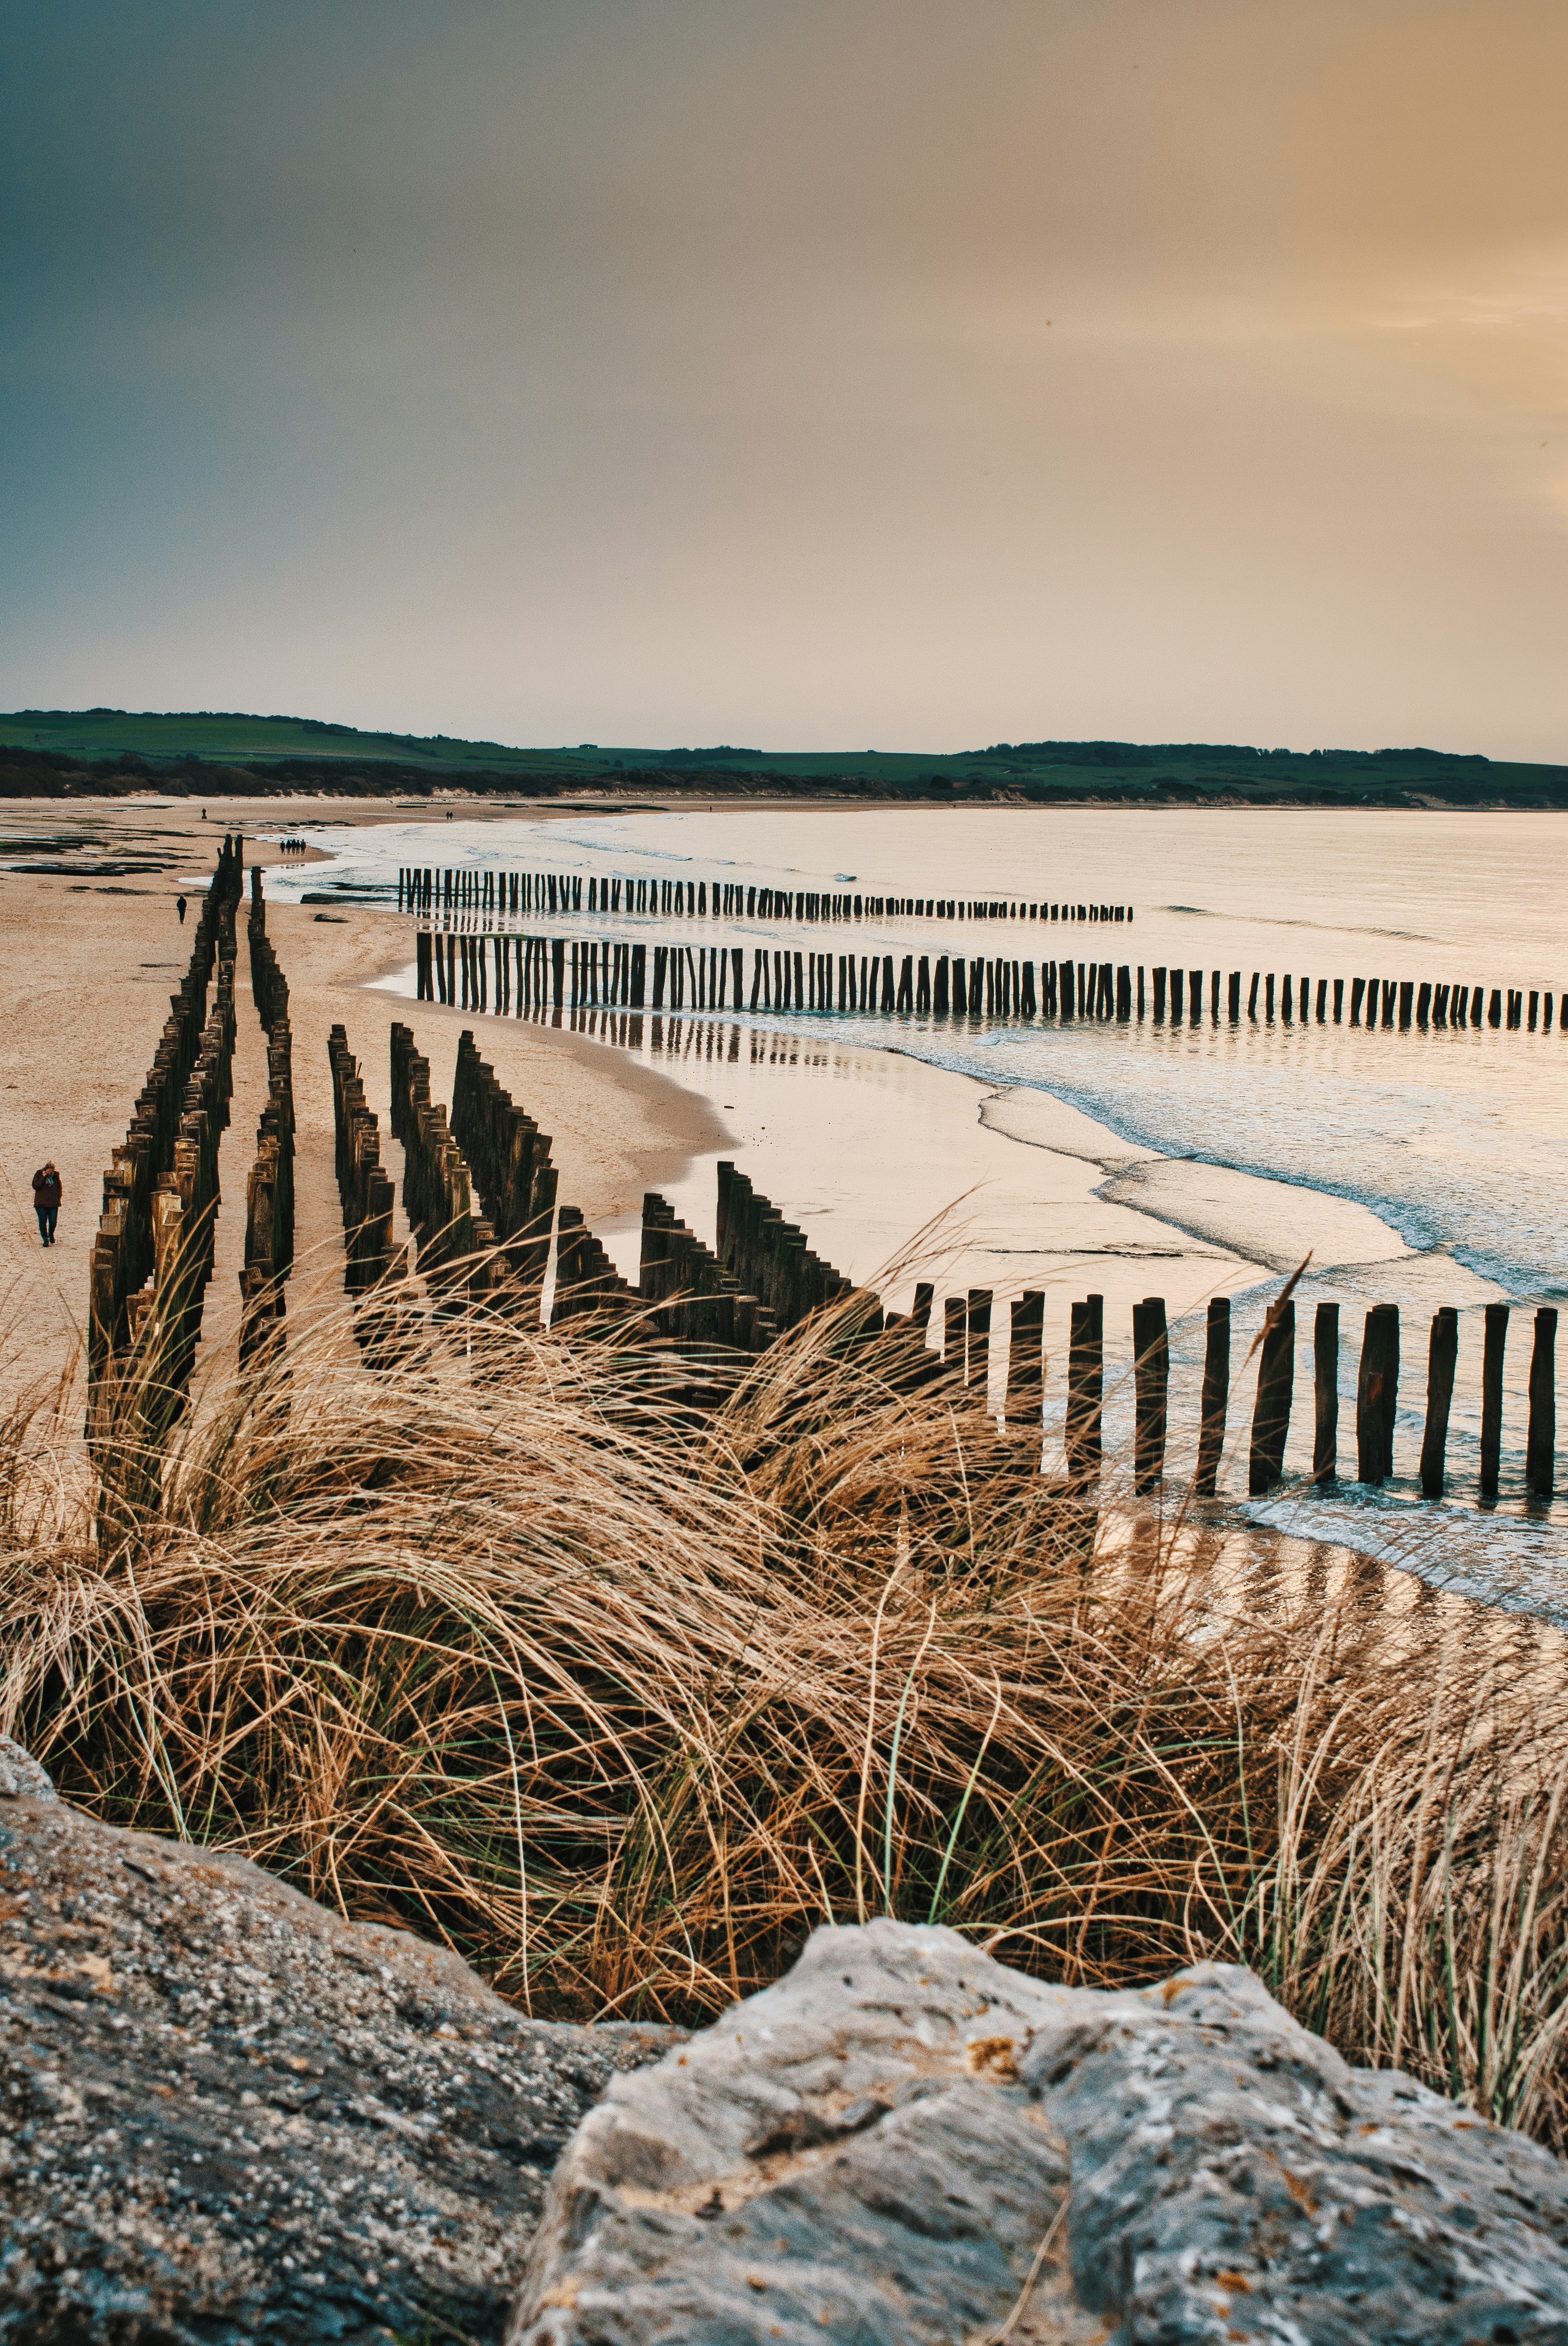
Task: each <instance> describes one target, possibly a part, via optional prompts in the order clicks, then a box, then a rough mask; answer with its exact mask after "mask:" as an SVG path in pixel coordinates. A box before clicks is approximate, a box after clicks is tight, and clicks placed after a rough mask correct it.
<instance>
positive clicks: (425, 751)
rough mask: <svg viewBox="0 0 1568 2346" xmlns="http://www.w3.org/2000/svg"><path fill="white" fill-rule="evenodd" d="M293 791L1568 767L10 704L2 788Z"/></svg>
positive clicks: (1099, 800)
mask: <svg viewBox="0 0 1568 2346" xmlns="http://www.w3.org/2000/svg"><path fill="white" fill-rule="evenodd" d="M137 790H158V791H163V792H169V793H173V794H176V795H182V796H188V795H196V796H200V797H203V798H223V797H230V796H232V797H245V798H255V797H263V796H271V795H275V794H277V795H281V794H287V793H290V792H296V791H298V792H310V793H312V794H320V793H328V794H331V795H334V796H342V797H351V798H410V797H412V798H431V797H434V796H435V795H437V794H438V793H440V794H449V793H457V794H461V795H464V796H483V797H504V798H512V799H548V798H575V797H582V796H592V797H596V798H603V797H606V796H618V795H619V794H621V793H623V792H627V791H630V792H637V793H644V794H647V793H652V794H655V795H657V797H658V798H659V799H660V800H664V799H667V798H669V797H670V796H671V795H677V794H679V795H687V794H689V795H692V796H699V797H701V798H704V799H715V798H724V799H775V800H776V799H780V798H790V799H799V798H809V799H850V800H854V801H862V802H864V801H879V800H881V801H910V800H923V801H926V802H928V803H932V802H939V803H940V802H944V801H945V802H947V803H950V804H952V805H973V804H985V803H988V802H989V803H998V802H1000V803H1003V804H1011V805H1043V806H1059V805H1091V806H1118V805H1128V806H1225V807H1237V806H1288V805H1298V806H1299V805H1306V806H1346V807H1352V806H1374V807H1390V806H1391V807H1428V808H1431V807H1477V808H1479V807H1526V808H1530V807H1561V806H1568V765H1563V766H1554V765H1523V764H1513V763H1510V762H1507V761H1505V760H1497V759H1491V758H1482V757H1464V756H1459V755H1457V754H1453V753H1451V752H1449V751H1446V750H1420V749H1413V750H1261V749H1249V748H1247V747H1246V746H1244V745H1238V744H1237V743H1234V742H1229V743H1213V742H1201V741H1185V742H1134V741H997V742H993V744H992V745H991V746H990V747H989V748H988V749H983V750H959V751H956V752H954V753H952V754H951V755H947V754H932V753H930V752H926V751H917V750H811V751H804V752H799V753H797V752H793V751H786V750H750V749H737V748H735V747H733V746H731V745H730V744H728V743H719V744H718V746H716V747H714V748H711V749H672V750H656V749H637V748H624V747H621V748H611V747H603V746H601V745H600V744H598V743H596V742H592V741H582V742H578V743H577V744H576V745H575V747H572V746H569V745H568V746H566V747H564V748H561V749H515V748H512V747H509V746H507V745H506V744H504V743H502V742H499V741H468V740H460V739H454V738H453V737H451V736H449V735H447V734H444V733H437V734H432V735H419V736H416V735H413V734H407V733H371V732H364V731H361V730H360V729H358V728H356V727H354V726H352V725H336V724H331V723H329V722H328V721H326V720H325V719H321V718H313V717H255V716H247V715H244V714H242V713H239V712H235V711H231V710H208V709H202V710H184V711H179V712H167V713H164V712H158V711H153V710H141V711H131V710H127V709H17V710H15V712H13V713H12V714H11V715H9V716H0V798H9V799H17V798H62V799H64V798H83V797H89V796H91V797H102V796H110V797H124V796H128V795H129V794H130V793H132V792H133V791H137Z"/></svg>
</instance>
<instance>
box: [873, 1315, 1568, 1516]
mask: <svg viewBox="0 0 1568 2346" xmlns="http://www.w3.org/2000/svg"><path fill="white" fill-rule="evenodd" d="M1044 1302H1045V1299H1044V1292H1043V1291H1041V1290H1028V1291H1026V1292H1025V1293H1024V1294H1023V1295H1022V1296H1020V1297H1019V1298H1017V1300H1016V1301H1014V1302H1013V1307H1012V1325H1011V1331H1010V1344H1009V1351H1008V1360H1007V1372H1006V1398H1005V1404H1004V1407H1005V1414H1006V1418H1007V1422H1008V1423H1010V1424H1012V1425H1015V1426H1033V1425H1037V1424H1038V1423H1040V1419H1041V1406H1042V1398H1043V1394H1044V1355H1043V1341H1044ZM918 1309H919V1307H918V1303H917V1315H918ZM991 1315H992V1296H991V1293H990V1291H989V1290H986V1289H983V1288H972V1289H971V1290H970V1291H969V1293H968V1295H967V1296H951V1297H949V1298H948V1299H947V1301H946V1303H945V1308H944V1321H943V1353H942V1357H943V1365H944V1366H945V1367H946V1368H947V1369H948V1370H949V1371H950V1372H952V1374H953V1375H954V1377H955V1378H956V1380H957V1381H958V1382H961V1383H962V1384H964V1385H966V1386H968V1387H969V1388H971V1389H972V1390H974V1391H975V1392H977V1394H979V1395H981V1396H983V1394H984V1392H985V1390H986V1386H987V1382H988V1381H989V1376H990V1342H991ZM1510 1316H1511V1306H1510V1305H1508V1304H1506V1303H1489V1304H1488V1305H1487V1306H1486V1307H1485V1314H1484V1333H1483V1338H1482V1360H1481V1471H1480V1495H1481V1499H1482V1500H1493V1499H1495V1498H1496V1496H1497V1494H1498V1483H1499V1474H1500V1462H1501V1457H1502V1377H1503V1364H1504V1357H1505V1352H1506V1347H1507V1341H1508V1330H1509V1321H1510ZM1132 1334H1133V1390H1134V1435H1133V1471H1134V1483H1135V1488H1136V1489H1137V1490H1139V1491H1141V1492H1145V1493H1147V1492H1151V1491H1153V1490H1155V1489H1156V1488H1157V1487H1158V1485H1159V1483H1160V1481H1161V1479H1162V1478H1163V1475H1164V1473H1165V1465H1166V1421H1167V1411H1168V1402H1169V1383H1170V1337H1169V1329H1168V1326H1167V1322H1166V1306H1165V1301H1164V1299H1163V1298H1162V1297H1160V1296H1157V1295H1151V1296H1147V1297H1145V1300H1144V1301H1143V1302H1141V1303H1136V1304H1135V1305H1134V1306H1133V1329H1132ZM1556 1345H1557V1313H1556V1311H1555V1310H1554V1309H1553V1307H1552V1306H1550V1305H1543V1306H1541V1307H1540V1308H1539V1309H1538V1310H1537V1311H1536V1312H1535V1320H1534V1340H1533V1344H1532V1352H1531V1362H1530V1385H1529V1424H1528V1431H1527V1435H1526V1442H1525V1465H1524V1481H1525V1489H1526V1492H1527V1494H1529V1496H1530V1497H1532V1498H1535V1499H1545V1498H1549V1497H1550V1496H1551V1494H1552V1491H1553V1485H1554V1481H1555V1454H1556ZM1255 1349H1256V1350H1257V1355H1258V1367H1257V1394H1256V1399H1255V1402H1254V1405H1253V1415H1252V1428H1251V1434H1250V1439H1249V1443H1248V1449H1247V1490H1248V1493H1249V1494H1251V1495H1252V1496H1254V1497H1257V1496H1260V1495H1262V1494H1265V1493H1267V1492H1268V1491H1270V1490H1272V1489H1274V1488H1275V1486H1276V1485H1277V1484H1278V1483H1279V1482H1280V1481H1281V1479H1282V1478H1283V1474H1284V1467H1285V1445H1286V1443H1287V1440H1288V1436H1289V1432H1290V1412H1291V1400H1292V1395H1293V1392H1294V1387H1295V1379H1296V1305H1295V1302H1294V1300H1293V1299H1291V1298H1290V1297H1288V1296H1287V1297H1286V1298H1285V1299H1284V1300H1283V1301H1280V1302H1279V1303H1278V1304H1275V1305H1273V1306H1271V1307H1270V1309H1269V1311H1268V1313H1267V1314H1266V1317H1265V1321H1264V1326H1263V1330H1262V1333H1261V1337H1260V1341H1259V1342H1258V1343H1257V1346H1256V1348H1255ZM1312 1352H1313V1391H1314V1424H1313V1445H1312V1480H1313V1481H1314V1482H1315V1483H1318V1484H1329V1483H1334V1482H1336V1481H1338V1480H1339V1305H1338V1304H1337V1303H1319V1305H1318V1307H1317V1311H1316V1315H1315V1318H1314V1323H1313V1335H1312ZM1248 1357H1249V1358H1250V1355H1248ZM1458 1358H1459V1314H1458V1312H1457V1311H1456V1310H1455V1309H1453V1308H1452V1307H1451V1306H1445V1307H1444V1308H1443V1309H1441V1311H1437V1312H1436V1313H1434V1315H1433V1317H1432V1321H1431V1331H1430V1336H1429V1341H1428V1352H1427V1385H1426V1417H1425V1424H1424V1429H1423V1433H1422V1438H1421V1448H1420V1468H1419V1472H1420V1485H1421V1491H1422V1494H1423V1496H1425V1497H1427V1498H1430V1499H1437V1498H1441V1496H1442V1495H1443V1493H1444V1491H1445V1489H1446V1487H1447V1481H1448V1434H1449V1417H1450V1412H1451V1406H1452V1402H1453V1387H1454V1375H1455V1371H1456V1368H1457V1364H1458ZM1399 1384H1400V1312H1399V1306H1398V1305H1397V1304H1393V1303H1379V1304H1374V1305H1373V1306H1372V1308H1371V1309H1370V1310H1369V1311H1368V1313H1367V1315H1366V1322H1365V1326H1364V1328H1363V1331H1362V1337H1361V1353H1360V1360H1359V1367H1358V1372H1357V1381H1356V1426H1355V1433H1356V1471H1355V1476H1354V1480H1355V1481H1357V1482H1358V1483H1362V1484H1369V1485H1374V1486H1375V1485H1378V1484H1383V1483H1386V1482H1388V1481H1390V1479H1391V1478H1392V1476H1393V1474H1394V1471H1395V1463H1394V1431H1395V1422H1396V1414H1397V1411H1398V1406H1399ZM1230 1385H1231V1330H1230V1303H1229V1300H1228V1298H1227V1297H1224V1296H1219V1297H1217V1298H1216V1299H1215V1300H1214V1301H1211V1302H1210V1304H1209V1306H1208V1316H1207V1331H1206V1342H1205V1349H1204V1367H1203V1387H1202V1395H1201V1401H1200V1404H1199V1417H1198V1447H1197V1464H1196V1485H1195V1487H1196V1493H1197V1495H1198V1496H1199V1497H1200V1498H1212V1497H1213V1496H1214V1493H1215V1485H1216V1480H1217V1475H1218V1472H1219V1462H1220V1454H1221V1452H1222V1450H1223V1448H1224V1445H1225V1435H1226V1424H1227V1417H1228V1414H1229V1408H1230ZM1104 1396H1105V1301H1104V1298H1103V1297H1101V1296H1098V1295H1091V1296H1087V1297H1085V1298H1084V1300H1083V1301H1080V1302H1076V1303H1074V1305H1073V1306H1072V1310H1071V1314H1070V1319H1069V1335H1068V1350H1067V1386H1066V1413H1065V1426H1064V1445H1065V1450H1066V1456H1067V1465H1068V1471H1069V1474H1071V1475H1072V1476H1073V1477H1074V1479H1075V1480H1079V1481H1090V1480H1093V1479H1094V1477H1095V1475H1097V1474H1098V1473H1099V1471H1100V1466H1101V1446H1102V1431H1101V1416H1102V1410H1103V1406H1104ZM1347 1479H1349V1478H1348V1477H1347Z"/></svg>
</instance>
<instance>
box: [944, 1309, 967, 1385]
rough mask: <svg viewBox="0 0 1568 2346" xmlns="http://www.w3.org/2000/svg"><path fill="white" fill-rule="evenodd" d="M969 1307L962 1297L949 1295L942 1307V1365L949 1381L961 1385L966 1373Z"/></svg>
mask: <svg viewBox="0 0 1568 2346" xmlns="http://www.w3.org/2000/svg"><path fill="white" fill-rule="evenodd" d="M968 1327H969V1306H968V1304H967V1303H966V1302H965V1301H964V1300H963V1297H962V1295H950V1296H948V1297H947V1298H946V1300H945V1301H944V1302H943V1304H942V1366H943V1368H944V1369H945V1370H946V1371H947V1372H948V1376H949V1378H950V1380H951V1381H952V1382H953V1383H955V1384H962V1382H963V1381H964V1378H965V1375H966V1374H967V1371H968V1363H967V1362H966V1361H965V1358H964V1352H965V1335H966V1332H967V1330H968Z"/></svg>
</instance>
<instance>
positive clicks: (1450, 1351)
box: [1421, 1304, 1459, 1499]
mask: <svg viewBox="0 0 1568 2346" xmlns="http://www.w3.org/2000/svg"><path fill="white" fill-rule="evenodd" d="M1458 1360H1459V1313H1458V1312H1457V1311H1455V1310H1454V1308H1453V1306H1452V1305H1451V1304H1444V1306H1443V1308H1442V1309H1441V1311H1434V1312H1433V1313H1432V1332H1431V1346H1430V1348H1429V1350H1428V1352H1427V1422H1426V1429H1425V1431H1424V1433H1422V1435H1421V1496H1422V1498H1423V1499H1441V1497H1442V1492H1443V1478H1444V1475H1445V1474H1446V1472H1447V1456H1448V1413H1449V1408H1450V1405H1451V1403H1452V1401H1453V1372H1454V1368H1455V1365H1456V1363H1457V1362H1458Z"/></svg>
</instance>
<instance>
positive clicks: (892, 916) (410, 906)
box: [397, 864, 1133, 923]
mask: <svg viewBox="0 0 1568 2346" xmlns="http://www.w3.org/2000/svg"><path fill="white" fill-rule="evenodd" d="M397 902H398V910H399V912H400V913H402V912H408V913H420V914H423V916H424V917H426V918H427V919H429V920H431V921H433V922H436V923H444V922H446V921H448V920H460V919H463V918H464V917H466V916H471V915H476V914H478V915H489V916H492V917H494V918H498V919H499V918H507V917H513V916H524V917H525V916H526V915H527V914H529V913H545V914H548V915H554V914H555V913H610V914H617V913H618V914H620V915H622V916H623V917H625V918H628V919H633V918H639V917H646V916H649V915H652V916H656V917H662V918H664V919H667V920H668V919H677V920H678V919H683V918H684V919H687V920H716V921H722V920H732V921H813V922H816V921H887V920H901V919H913V920H927V921H1107V922H1115V921H1130V920H1131V919H1132V917H1133V907H1132V906H1131V905H1130V904H1106V903H1100V902H1099V901H1098V900H1096V901H1095V902H1094V903H1085V902H1080V901H1079V900H1078V899H1077V898H1075V897H1074V899H1072V900H1068V899H1065V898H1058V899H1057V900H1056V901H1055V902H1054V903H1051V902H1046V901H1044V900H1043V899H1039V898H1036V899H1035V900H1034V901H1033V902H1030V901H1028V900H1026V899H1023V898H1020V897H1017V896H1012V895H1008V896H984V897H980V896H904V895H890V894H887V893H885V892H884V893H881V894H877V893H873V892H871V891H868V890H866V889H859V890H849V889H831V890H828V889H815V888H795V887H784V886H782V885H780V886H779V887H769V886H758V885H756V884H755V883H750V882H740V881H728V880H724V881H720V880H715V881H711V882H710V881H707V880H667V879H658V878H654V879H647V878H645V879H635V878H631V877H626V876H622V875H618V874H609V873H606V875H605V876H604V877H602V878H600V877H597V876H596V875H593V874H590V875H589V876H588V877H587V878H584V877H583V876H582V875H581V874H580V873H577V872H495V871H488V870H476V869H471V868H469V867H467V866H463V865H457V866H455V867H449V868H444V869H437V868H436V867H434V866H432V865H429V864H403V865H401V866H400V867H399V871H398V882H397Z"/></svg>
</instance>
